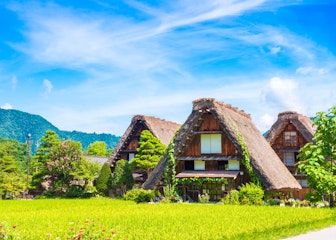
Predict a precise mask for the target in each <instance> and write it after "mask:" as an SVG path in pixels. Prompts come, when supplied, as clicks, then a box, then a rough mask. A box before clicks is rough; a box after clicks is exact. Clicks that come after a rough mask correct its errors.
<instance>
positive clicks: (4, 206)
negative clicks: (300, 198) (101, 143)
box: [0, 199, 336, 240]
mask: <svg viewBox="0 0 336 240" xmlns="http://www.w3.org/2000/svg"><path fill="white" fill-rule="evenodd" d="M333 224H336V209H334V210H331V209H311V208H291V207H286V208H285V207H260V206H228V205H221V204H136V203H133V202H127V201H121V200H111V199H90V200H27V201H26V200H22V201H19V200H18V201H0V225H1V227H0V239H2V238H1V232H6V236H7V237H10V236H14V239H128V240H130V239H142V240H143V239H183V240H184V239H254V240H257V239H263V240H264V239H280V238H283V237H286V236H290V235H296V234H299V233H302V232H306V231H308V230H311V229H317V228H323V227H327V226H330V225H333ZM78 234H80V235H82V236H81V238H78ZM73 236H77V237H75V238H73Z"/></svg>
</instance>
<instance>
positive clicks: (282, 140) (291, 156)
mask: <svg viewBox="0 0 336 240" xmlns="http://www.w3.org/2000/svg"><path fill="white" fill-rule="evenodd" d="M314 132H315V130H314V128H313V122H312V121H311V120H310V118H308V117H306V116H304V115H302V114H299V113H297V112H293V111H286V112H282V113H279V115H278V119H277V121H276V122H275V123H274V124H273V126H272V127H271V129H270V130H269V131H268V133H267V135H266V140H267V141H268V142H269V143H270V145H271V147H272V148H273V149H274V151H275V152H276V153H277V155H278V156H279V158H280V159H281V161H282V162H283V163H284V165H285V166H286V167H287V168H288V170H289V171H290V172H291V174H292V175H293V176H294V177H295V179H296V180H297V181H298V182H299V183H300V185H301V186H302V189H301V190H297V191H294V197H295V198H298V199H304V195H305V194H306V193H308V192H309V188H308V182H307V177H306V176H305V175H303V174H301V173H300V172H299V170H298V168H297V167H296V163H297V161H298V159H297V154H298V152H299V149H300V148H301V147H303V146H304V145H305V144H306V143H308V142H312V138H313V135H314Z"/></svg>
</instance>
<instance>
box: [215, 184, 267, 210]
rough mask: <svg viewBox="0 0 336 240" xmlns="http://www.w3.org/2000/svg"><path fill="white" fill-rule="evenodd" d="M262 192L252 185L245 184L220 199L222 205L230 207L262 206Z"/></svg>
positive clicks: (260, 188) (259, 188)
mask: <svg viewBox="0 0 336 240" xmlns="http://www.w3.org/2000/svg"><path fill="white" fill-rule="evenodd" d="M263 198H264V190H263V189H262V187H260V186H258V185H256V184H254V183H246V184H243V185H242V186H240V187H239V191H238V190H232V191H230V192H229V193H228V194H227V195H226V196H225V198H223V199H221V202H223V203H224V204H231V205H238V204H242V205H263V204H264V201H263Z"/></svg>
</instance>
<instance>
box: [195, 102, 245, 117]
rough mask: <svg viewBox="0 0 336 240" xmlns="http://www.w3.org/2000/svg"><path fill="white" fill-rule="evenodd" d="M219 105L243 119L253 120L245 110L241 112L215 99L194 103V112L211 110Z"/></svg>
mask: <svg viewBox="0 0 336 240" xmlns="http://www.w3.org/2000/svg"><path fill="white" fill-rule="evenodd" d="M215 104H218V105H219V106H221V107H224V108H228V109H230V110H232V111H234V112H236V113H238V114H240V115H241V116H243V117H246V118H248V119H250V120H251V115H250V114H248V113H246V112H245V111H244V110H241V109H239V108H237V107H233V106H232V105H231V104H227V103H225V102H219V101H216V99H215V98H199V99H196V100H194V101H193V110H201V109H202V108H205V107H206V108H210V107H213V106H215Z"/></svg>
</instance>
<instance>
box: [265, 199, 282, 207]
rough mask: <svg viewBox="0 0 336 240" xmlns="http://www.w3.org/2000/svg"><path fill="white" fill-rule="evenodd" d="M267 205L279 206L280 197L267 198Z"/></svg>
mask: <svg viewBox="0 0 336 240" xmlns="http://www.w3.org/2000/svg"><path fill="white" fill-rule="evenodd" d="M266 205H267V206H279V205H280V199H273V198H272V199H268V200H267V201H266Z"/></svg>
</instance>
